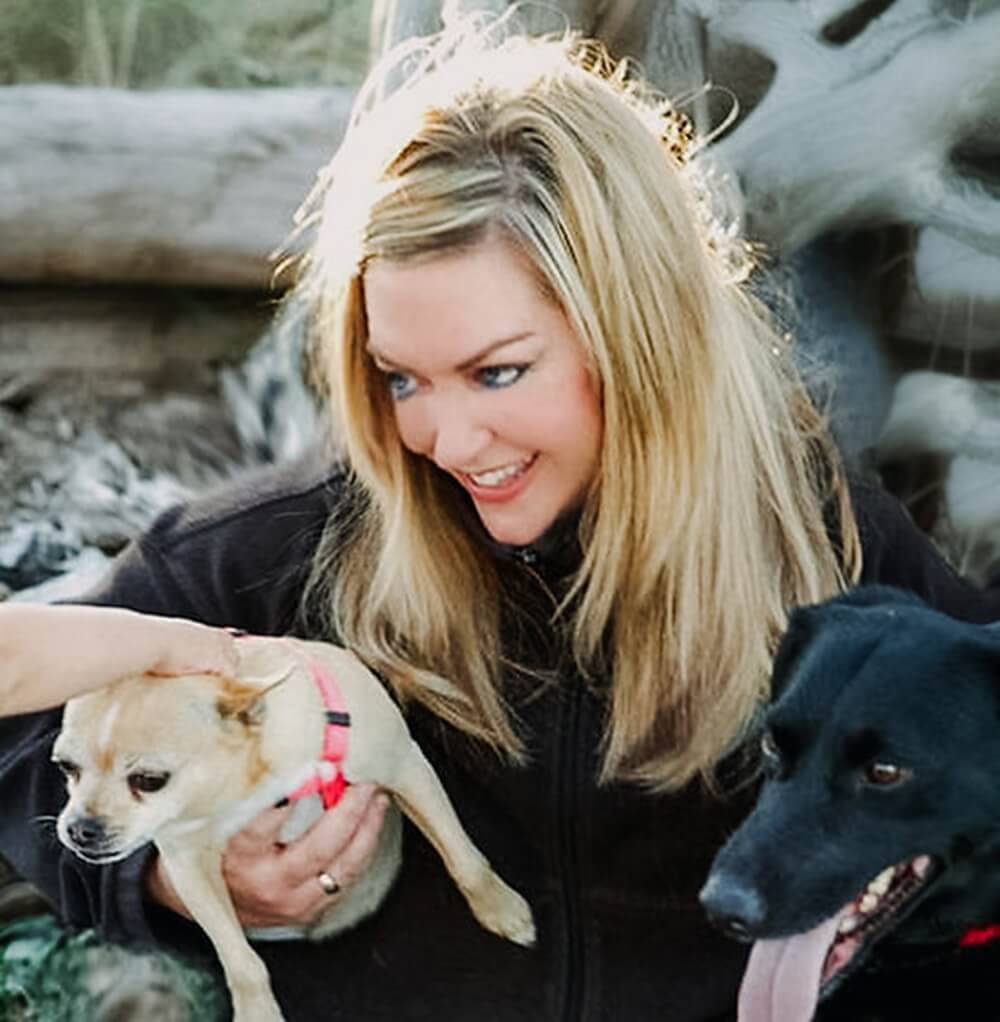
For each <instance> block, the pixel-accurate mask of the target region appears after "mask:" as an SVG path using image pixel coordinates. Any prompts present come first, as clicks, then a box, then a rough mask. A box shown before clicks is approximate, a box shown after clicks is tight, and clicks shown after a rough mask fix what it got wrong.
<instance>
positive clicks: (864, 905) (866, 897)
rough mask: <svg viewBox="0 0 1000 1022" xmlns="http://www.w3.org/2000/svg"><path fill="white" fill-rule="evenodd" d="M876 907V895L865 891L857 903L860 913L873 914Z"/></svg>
mask: <svg viewBox="0 0 1000 1022" xmlns="http://www.w3.org/2000/svg"><path fill="white" fill-rule="evenodd" d="M877 907H878V895H877V894H872V892H871V891H865V893H864V894H863V895H862V896H861V900H860V901H859V902H858V908H859V909H860V910H861V911H862V912H866V913H867V912H874V911H875V909H876V908H877Z"/></svg>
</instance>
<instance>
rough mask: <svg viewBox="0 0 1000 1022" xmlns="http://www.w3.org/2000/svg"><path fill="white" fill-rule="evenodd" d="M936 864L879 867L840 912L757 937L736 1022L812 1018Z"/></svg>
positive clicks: (911, 903) (906, 907)
mask: <svg viewBox="0 0 1000 1022" xmlns="http://www.w3.org/2000/svg"><path fill="white" fill-rule="evenodd" d="M939 872H940V867H939V865H938V863H937V862H936V860H934V859H932V858H931V857H930V856H929V855H918V856H916V857H915V858H913V859H908V860H906V861H905V862H902V863H899V864H898V865H896V866H890V867H888V868H887V869H884V870H883V871H882V872H881V873H879V874H878V876H876V877H875V878H874V879H873V880H871V881H869V883H868V884H867V886H866V887H865V888H864V890H863V891H861V893H860V894H858V895H857V896H856V897H855V898H854V899H853V900H852V901H850V902H848V904H847V905H845V906H844V907H843V908H842V909H841V910H840V911H839V912H837V913H836V914H835V915H833V916H831V917H830V918H829V919H826V920H824V921H823V922H822V923H820V924H819V925H818V926H816V927H814V928H813V929H812V930H810V931H808V932H807V933H800V934H795V935H793V936H791V937H785V938H780V939H774V940H758V941H757V942H756V943H755V944H754V947H753V950H752V951H751V953H750V960H749V962H748V963H747V968H746V972H745V973H744V975H743V983H742V985H741V987H740V997H739V1018H740V1020H741V1022H744V1020H745V1022H779V1020H782V1019H785V1020H787V1019H790V1018H795V1019H799V1018H802V1019H805V1018H812V1016H813V1012H814V1011H815V1007H816V1004H817V1003H818V1002H819V1000H820V999H821V998H825V997H827V996H829V995H830V994H831V993H833V992H834V991H835V990H836V989H837V988H838V987H840V985H841V984H842V983H843V982H844V980H846V979H847V978H848V977H849V976H851V975H852V974H853V973H855V972H856V971H857V970H858V969H859V968H860V967H861V965H862V963H863V962H864V961H865V960H866V959H867V958H868V955H869V953H870V952H871V949H872V948H873V947H874V946H875V944H876V943H877V942H878V941H879V939H881V937H882V936H884V935H885V934H886V933H888V932H889V931H890V930H891V929H892V928H893V927H894V926H895V925H897V924H898V923H899V921H900V920H901V919H902V918H903V917H904V916H905V915H907V914H908V913H909V912H910V910H911V909H912V908H914V907H915V905H916V903H917V902H918V901H919V900H920V896H921V895H922V893H923V892H924V891H925V890H926V889H927V887H928V885H929V883H930V882H931V880H932V879H933V878H934V877H935V876H937V875H938V873H939Z"/></svg>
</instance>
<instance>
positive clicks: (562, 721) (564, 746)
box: [517, 549, 585, 1022]
mask: <svg viewBox="0 0 1000 1022" xmlns="http://www.w3.org/2000/svg"><path fill="white" fill-rule="evenodd" d="M517 559H518V560H519V561H520V562H521V565H522V567H523V569H524V571H525V572H526V573H527V574H528V575H530V576H531V578H532V579H533V580H534V582H535V584H536V585H537V586H538V587H539V588H540V589H541V590H542V592H543V593H544V594H545V595H546V596H547V597H548V598H549V600H550V601H551V603H552V609H553V611H555V610H556V608H557V607H558V606H559V601H558V600H557V599H556V597H555V595H554V594H553V592H552V590H551V589H550V588H549V586H548V584H547V583H546V581H545V579H544V578H542V576H541V575H540V574H539V572H538V571H537V570H536V568H535V565H536V564H537V563H538V555H537V553H536V552H535V551H534V550H528V549H526V550H523V551H518V553H517ZM560 694H561V696H562V698H561V700H560V703H559V706H560V713H559V735H560V740H559V742H558V745H557V748H558V758H557V760H556V765H555V766H556V770H557V780H556V792H557V794H556V798H557V800H558V804H557V805H556V820H557V821H558V822H557V828H558V832H557V848H556V853H557V855H558V862H557V864H556V868H557V870H558V875H559V878H560V895H561V897H562V903H563V906H564V912H563V922H564V924H565V927H566V956H565V967H566V980H565V988H564V990H563V998H562V1004H563V1011H562V1019H563V1022H580V1018H581V1012H582V1010H583V994H584V987H585V981H584V976H583V971H584V938H583V930H582V926H581V920H582V916H583V913H582V910H581V906H580V865H579V855H578V838H577V826H576V817H577V812H578V808H579V797H578V793H579V783H578V782H579V778H580V772H581V769H582V767H581V748H580V747H581V731H582V728H581V724H580V716H581V710H582V706H583V692H582V690H581V687H580V685H579V684H577V683H576V680H575V678H570V679H569V684H566V685H564V686H563V689H562V692H561V693H560Z"/></svg>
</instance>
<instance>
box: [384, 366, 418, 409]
mask: <svg viewBox="0 0 1000 1022" xmlns="http://www.w3.org/2000/svg"><path fill="white" fill-rule="evenodd" d="M382 375H383V376H385V382H386V383H387V384H388V385H389V393H390V394H391V395H392V399H393V400H394V401H403V400H404V399H406V398H408V397H409V396H410V395H411V394H412V393H413V391H414V390H415V389H416V384H415V382H414V380H413V377H412V376H411V375H410V374H409V373H401V372H399V371H398V370H397V369H383V370H382Z"/></svg>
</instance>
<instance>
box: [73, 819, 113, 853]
mask: <svg viewBox="0 0 1000 1022" xmlns="http://www.w3.org/2000/svg"><path fill="white" fill-rule="evenodd" d="M66 833H67V834H68V835H69V837H70V840H71V841H72V842H73V843H74V844H75V845H76V846H77V847H78V848H96V847H98V846H99V845H101V844H102V843H103V842H104V841H105V840H106V838H107V833H106V831H105V830H104V824H103V823H101V821H100V820H98V819H95V818H94V817H93V816H78V817H77V818H76V819H75V820H73V821H72V822H71V823H68V824H67V825H66Z"/></svg>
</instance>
